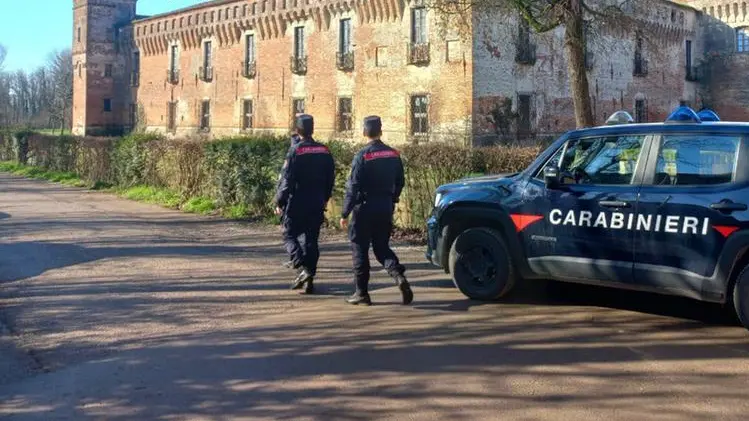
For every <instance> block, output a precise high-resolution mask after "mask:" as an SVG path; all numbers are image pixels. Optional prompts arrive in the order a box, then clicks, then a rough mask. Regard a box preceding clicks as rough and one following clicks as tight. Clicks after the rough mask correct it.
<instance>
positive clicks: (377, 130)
mask: <svg viewBox="0 0 749 421" xmlns="http://www.w3.org/2000/svg"><path fill="white" fill-rule="evenodd" d="M381 133H382V120H381V119H380V117H378V116H376V115H371V116H369V117H365V118H364V136H367V137H375V136H379V135H380V134H381Z"/></svg>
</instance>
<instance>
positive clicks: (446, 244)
mask: <svg viewBox="0 0 749 421" xmlns="http://www.w3.org/2000/svg"><path fill="white" fill-rule="evenodd" d="M439 227H440V230H441V232H442V236H443V240H442V248H443V249H442V253H441V255H440V257H441V263H442V267H444V268H447V267H448V266H449V265H448V258H449V254H450V253H449V251H450V247H451V246H452V244H453V242H454V241H455V239H456V238H457V236H458V235H459V234H460V233H461V232H463V231H465V230H467V229H470V228H479V227H487V228H491V229H494V230H496V231H497V232H499V234H500V235H501V236H502V239H503V240H504V241H505V244H506V245H507V248H508V249H509V250H510V257H511V259H512V262H513V264H514V265H515V268H516V269H517V270H518V274H519V275H521V276H522V277H528V276H530V274H531V271H530V268H529V266H528V261H527V260H526V258H525V253H524V251H523V250H524V248H523V247H522V242H521V241H520V238H519V237H518V235H517V231H516V229H515V225H514V224H513V222H512V219H511V218H510V215H509V213H508V212H507V211H506V210H505V209H503V208H502V207H501V206H498V205H496V204H492V203H484V202H458V203H454V204H451V205H450V206H449V207H448V208H447V209H445V210H444V211H443V212H442V215H441V216H440V218H439Z"/></svg>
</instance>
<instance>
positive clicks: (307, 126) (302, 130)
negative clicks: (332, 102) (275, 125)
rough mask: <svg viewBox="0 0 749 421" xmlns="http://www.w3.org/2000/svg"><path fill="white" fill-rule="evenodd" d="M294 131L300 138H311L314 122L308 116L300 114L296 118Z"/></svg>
mask: <svg viewBox="0 0 749 421" xmlns="http://www.w3.org/2000/svg"><path fill="white" fill-rule="evenodd" d="M295 127H296V130H297V133H299V134H300V135H302V136H312V133H314V131H315V120H314V119H313V118H312V116H311V115H309V114H300V115H298V116H297V118H296V125H295Z"/></svg>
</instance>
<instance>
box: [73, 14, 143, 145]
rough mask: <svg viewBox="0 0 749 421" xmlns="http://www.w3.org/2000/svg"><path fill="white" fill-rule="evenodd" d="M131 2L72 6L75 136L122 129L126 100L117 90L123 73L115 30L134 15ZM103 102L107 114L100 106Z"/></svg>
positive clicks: (102, 105) (122, 63)
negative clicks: (107, 109) (108, 107)
mask: <svg viewBox="0 0 749 421" xmlns="http://www.w3.org/2000/svg"><path fill="white" fill-rule="evenodd" d="M135 2H136V0H97V1H90V0H75V1H74V3H73V15H74V19H73V66H74V78H73V131H74V132H75V133H76V134H84V133H86V134H99V133H107V132H119V131H121V130H122V128H123V127H122V126H123V121H122V118H121V116H122V112H123V109H124V108H125V107H126V106H127V104H128V103H129V102H130V100H129V98H127V97H126V96H125V95H124V94H123V93H122V92H120V91H119V90H118V89H117V86H118V85H119V84H120V83H121V81H122V80H123V77H124V74H125V70H124V66H125V62H124V61H123V59H122V57H121V55H120V54H118V51H117V49H116V46H117V43H116V42H115V41H116V34H117V29H118V28H119V27H121V26H123V25H127V24H128V23H129V22H130V21H131V20H132V19H133V17H134V16H135ZM79 28H80V37H79V35H78V31H79ZM108 72H109V73H108ZM107 99H108V100H109V101H110V111H106V110H105V107H104V102H105V100H107Z"/></svg>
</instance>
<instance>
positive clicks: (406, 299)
mask: <svg viewBox="0 0 749 421" xmlns="http://www.w3.org/2000/svg"><path fill="white" fill-rule="evenodd" d="M395 284H396V285H398V289H400V290H401V296H402V297H403V305H408V304H411V302H412V301H413V300H414V293H413V291H411V285H409V284H408V280H407V279H406V276H405V275H403V274H400V275H397V276H396V277H395Z"/></svg>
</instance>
